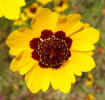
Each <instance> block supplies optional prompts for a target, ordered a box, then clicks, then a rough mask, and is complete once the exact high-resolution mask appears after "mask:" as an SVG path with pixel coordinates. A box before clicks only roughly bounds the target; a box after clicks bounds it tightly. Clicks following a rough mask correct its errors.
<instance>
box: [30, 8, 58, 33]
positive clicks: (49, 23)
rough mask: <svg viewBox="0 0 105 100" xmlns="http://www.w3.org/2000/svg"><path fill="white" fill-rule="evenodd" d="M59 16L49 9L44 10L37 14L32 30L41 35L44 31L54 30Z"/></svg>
mask: <svg viewBox="0 0 105 100" xmlns="http://www.w3.org/2000/svg"><path fill="white" fill-rule="evenodd" d="M58 17H59V15H58V14H57V13H56V12H52V11H51V10H49V9H47V8H42V9H41V10H39V11H38V12H37V13H36V16H35V18H34V19H33V20H32V23H31V25H32V28H33V30H34V32H35V33H39V34H40V33H41V31H43V30H47V29H49V30H52V31H53V30H54V27H55V24H56V22H57V20H58Z"/></svg>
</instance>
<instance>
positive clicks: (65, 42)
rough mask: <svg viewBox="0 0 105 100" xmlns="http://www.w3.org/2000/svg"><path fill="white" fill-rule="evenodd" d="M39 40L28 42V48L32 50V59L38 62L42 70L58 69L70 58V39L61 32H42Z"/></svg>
mask: <svg viewBox="0 0 105 100" xmlns="http://www.w3.org/2000/svg"><path fill="white" fill-rule="evenodd" d="M40 38H41V39H40ZM40 38H34V39H33V40H31V42H30V48H31V49H34V51H33V52H32V58H33V59H35V60H37V61H39V65H40V67H42V68H54V69H58V68H60V66H61V65H62V64H63V62H64V61H66V60H67V59H68V58H69V57H70V56H71V52H70V50H69V49H70V47H71V45H72V39H70V38H69V37H66V35H65V33H64V32H63V31H57V32H56V33H55V34H54V33H53V32H52V31H51V30H44V31H42V32H41V36H40Z"/></svg>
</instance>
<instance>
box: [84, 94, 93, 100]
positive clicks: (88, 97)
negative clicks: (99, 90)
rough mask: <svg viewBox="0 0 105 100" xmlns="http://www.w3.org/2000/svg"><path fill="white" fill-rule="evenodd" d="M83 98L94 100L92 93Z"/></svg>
mask: <svg viewBox="0 0 105 100" xmlns="http://www.w3.org/2000/svg"><path fill="white" fill-rule="evenodd" d="M85 100H94V96H93V94H91V93H89V94H87V95H86V97H85Z"/></svg>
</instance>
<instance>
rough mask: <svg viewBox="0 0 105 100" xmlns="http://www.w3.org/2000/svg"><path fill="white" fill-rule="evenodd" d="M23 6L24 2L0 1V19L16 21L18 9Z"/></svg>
mask: <svg viewBox="0 0 105 100" xmlns="http://www.w3.org/2000/svg"><path fill="white" fill-rule="evenodd" d="M24 5H25V1H24V0H0V17H3V16H5V17H6V18H8V19H18V18H19V13H20V7H21V6H24Z"/></svg>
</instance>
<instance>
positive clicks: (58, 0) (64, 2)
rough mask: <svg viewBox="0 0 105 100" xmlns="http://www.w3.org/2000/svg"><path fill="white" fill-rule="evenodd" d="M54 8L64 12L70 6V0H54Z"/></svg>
mask: <svg viewBox="0 0 105 100" xmlns="http://www.w3.org/2000/svg"><path fill="white" fill-rule="evenodd" d="M53 3H54V10H55V11H57V12H63V11H65V10H66V9H67V8H68V6H69V5H68V0H54V1H53Z"/></svg>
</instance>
